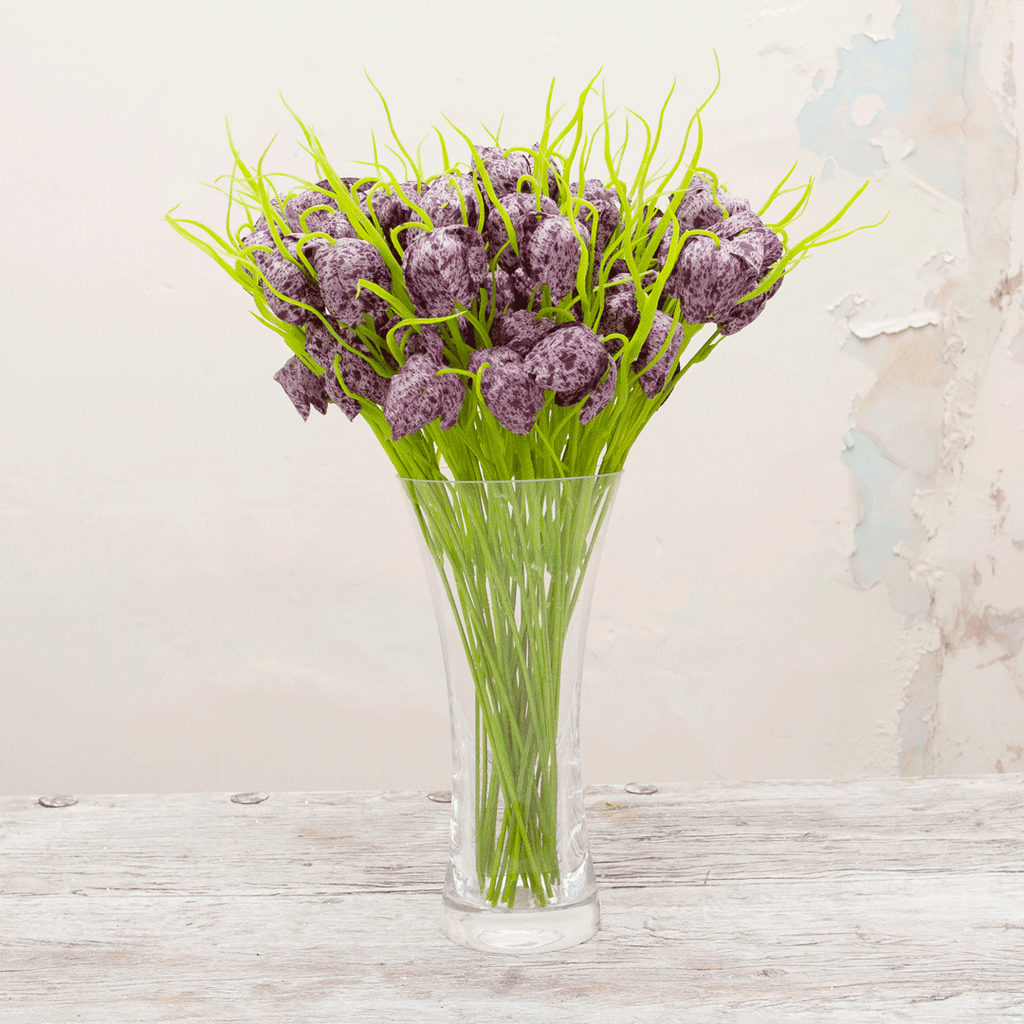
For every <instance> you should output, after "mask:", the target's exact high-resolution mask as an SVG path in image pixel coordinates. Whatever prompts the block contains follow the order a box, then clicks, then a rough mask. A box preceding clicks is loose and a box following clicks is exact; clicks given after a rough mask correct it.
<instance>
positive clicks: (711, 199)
mask: <svg viewBox="0 0 1024 1024" xmlns="http://www.w3.org/2000/svg"><path fill="white" fill-rule="evenodd" d="M721 219H722V210H721V207H719V205H718V204H717V203H716V202H715V193H714V189H713V188H712V186H711V182H710V181H708V180H707V178H705V177H702V176H701V175H700V174H695V175H694V176H693V177H692V178H691V179H690V183H689V184H688V185H687V187H686V191H685V192H684V193H683V198H682V199H681V200H680V201H679V205H678V206H677V207H676V220H678V221H679V227H680V228H681V229H682V230H683V231H693V230H694V229H701V230H703V231H710V230H712V229H713V228H714V226H715V225H716V224H717V223H718V222H719V221H720V220H721Z"/></svg>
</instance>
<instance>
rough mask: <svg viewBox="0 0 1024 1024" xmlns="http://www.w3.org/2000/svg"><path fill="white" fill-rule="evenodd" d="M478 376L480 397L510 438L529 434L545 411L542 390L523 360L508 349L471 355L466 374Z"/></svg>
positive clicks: (481, 351) (481, 350)
mask: <svg viewBox="0 0 1024 1024" xmlns="http://www.w3.org/2000/svg"><path fill="white" fill-rule="evenodd" d="M485 363H487V364H489V365H487V366H486V367H484V369H483V371H482V372H481V374H480V393H481V394H482V395H483V397H484V404H485V405H486V406H487V408H488V409H489V410H490V411H491V412H492V413H493V415H494V418H495V419H496V420H497V421H498V422H499V423H500V424H501V425H502V426H503V427H505V428H506V429H507V430H511V431H512V433H513V434H523V435H526V434H529V433H530V431H531V430H533V427H534V424H535V423H536V422H537V413H539V412H540V411H541V409H543V408H544V389H543V388H541V387H540V386H539V385H538V384H537V383H536V381H535V380H534V379H533V378H532V377H531V376H530V374H529V373H527V372H526V367H525V365H524V363H523V360H522V357H521V356H520V355H519V354H518V353H517V352H515V351H514V350H513V349H511V348H505V347H502V348H485V349H480V350H479V351H478V352H474V353H473V355H472V357H471V358H470V360H469V371H470V372H471V373H476V372H477V371H478V370H480V368H481V367H482V366H484V364H485Z"/></svg>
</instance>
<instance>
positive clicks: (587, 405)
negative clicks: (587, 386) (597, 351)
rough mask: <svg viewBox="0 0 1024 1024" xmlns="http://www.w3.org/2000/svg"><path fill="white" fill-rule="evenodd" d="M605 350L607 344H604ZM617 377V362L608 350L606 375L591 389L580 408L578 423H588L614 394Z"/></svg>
mask: <svg viewBox="0 0 1024 1024" xmlns="http://www.w3.org/2000/svg"><path fill="white" fill-rule="evenodd" d="M605 350H606V351H607V346H605ZM618 379H619V364H618V363H617V362H615V360H614V359H613V358H612V354H611V352H608V376H607V377H606V378H605V379H604V380H603V381H602V382H601V383H600V384H598V385H597V387H596V388H594V390H593V391H591V393H590V395H589V396H588V397H587V400H586V401H585V402H584V403H583V406H582V408H581V409H580V423H589V422H590V421H591V420H592V419H593V418H594V417H595V416H596V415H597V414H598V413H599V412H602V411H603V410H604V409H605V408H606V407H607V405H608V403H609V402H610V401H611V400H612V396H613V395H614V394H615V384H616V382H617V381H618Z"/></svg>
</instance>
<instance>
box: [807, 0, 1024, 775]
mask: <svg viewBox="0 0 1024 1024" xmlns="http://www.w3.org/2000/svg"><path fill="white" fill-rule="evenodd" d="M1015 18H1016V21H1015ZM1020 18H1021V16H1020V10H1019V7H1018V8H1017V9H1015V7H1014V5H1013V4H1010V3H1000V2H988V3H985V2H977V3H973V4H967V3H958V2H952V0H944V2H928V3H924V2H922V0H905V2H904V3H903V4H902V6H901V9H900V11H899V13H898V14H897V15H896V17H895V18H894V19H893V21H892V30H891V34H889V35H888V37H886V38H871V37H869V36H867V35H861V36H859V37H857V38H855V39H854V40H852V41H851V45H850V47H849V48H847V49H844V50H842V51H840V55H839V66H838V71H837V72H836V74H835V75H834V77H833V79H832V80H831V81H829V82H825V81H824V75H819V76H818V77H817V78H816V80H815V84H816V85H817V86H818V90H819V95H818V96H816V97H815V98H814V99H813V100H811V102H809V103H808V104H807V105H806V106H805V107H804V109H803V111H802V113H801V115H800V119H799V125H800V132H801V138H802V140H803V143H804V145H805V146H806V147H807V148H808V149H811V150H812V151H814V152H816V153H818V154H819V155H821V156H822V157H825V158H827V159H828V160H831V161H834V162H835V164H836V166H837V167H841V168H843V169H845V170H848V171H851V172H853V173H858V174H865V175H868V176H870V177H871V178H872V179H873V180H874V181H875V182H877V184H878V187H880V188H881V189H883V190H885V191H886V193H887V195H889V196H891V197H892V202H893V217H894V218H896V220H897V221H898V222H902V223H901V227H904V228H905V229H906V235H905V238H904V240H903V244H902V245H900V248H899V249H898V250H896V251H895V252H893V253H892V254H891V255H890V256H889V257H888V258H884V257H883V261H884V263H885V264H886V266H887V267H888V268H891V269H896V268H895V267H894V264H896V263H897V262H901V263H909V264H910V265H911V266H912V269H913V270H914V271H916V273H915V280H913V281H909V280H906V279H904V278H903V275H901V274H900V273H899V270H898V269H896V274H895V276H896V282H897V285H898V287H897V288H891V287H886V286H885V284H884V283H882V282H879V283H878V287H877V288H876V289H873V290H872V291H871V292H870V293H868V294H856V295H848V296H846V297H845V298H844V299H843V300H842V301H841V302H839V303H838V304H837V305H835V306H834V307H833V309H832V313H833V315H834V316H835V317H836V318H837V320H838V321H839V323H840V324H841V325H842V327H843V329H844V330H845V331H846V332H847V333H848V336H849V340H848V342H847V343H846V345H845V346H844V350H845V351H846V353H847V354H848V355H849V356H850V357H851V358H853V359H858V360H861V361H863V362H864V363H865V364H867V365H868V366H870V367H871V369H872V371H873V372H874V374H875V375H876V376H875V379H874V382H873V384H872V385H871V387H870V388H869V389H868V390H867V391H866V393H864V394H861V395H858V396H857V397H856V398H855V400H854V402H853V403H852V406H851V410H850V413H851V427H850V430H849V431H848V432H847V435H846V438H845V440H846V444H847V450H846V452H845V453H844V455H843V460H844V462H845V463H846V465H847V466H848V467H849V468H850V471H851V472H852V473H853V475H854V477H855V478H856V481H857V484H858V487H859V489H860V493H861V496H862V504H863V513H862V517H861V520H860V522H859V524H858V526H857V528H856V530H855V534H854V539H855V542H856V550H855V551H854V553H853V554H852V555H851V568H852V575H853V578H854V580H855V581H856V583H857V585H858V586H861V587H873V586H876V585H878V586H881V587H884V588H885V590H886V592H887V595H888V600H889V602H890V604H891V606H892V608H893V609H895V610H896V611H897V612H898V613H899V614H900V616H901V617H902V618H903V623H902V625H901V627H900V629H899V634H898V636H899V644H900V657H899V658H898V659H897V661H896V663H895V665H894V671H895V673H896V675H897V678H898V680H899V682H900V685H901V687H902V690H903V702H902V705H901V707H900V708H899V741H900V747H899V768H900V771H901V772H902V773H904V774H956V773H963V772H984V771H1004V770H1020V769H1021V768H1022V767H1024V765H1022V763H1021V757H1022V746H1021V744H1022V741H1024V659H1022V655H1021V651H1022V647H1024V508H1022V506H1024V474H1022V471H1021V467H1022V466H1024V386H1022V385H1024V344H1022V340H1021V339H1022V334H1021V289H1020V286H1021V281H1022V274H1021V250H1022V234H1021V229H1022V216H1021V213H1022V202H1021V194H1020V190H1019V182H1020V173H1021V169H1022V167H1024V164H1022V154H1021V151H1020V147H1019V144H1018V143H1019V128H1020V122H1019V113H1018V110H1017V104H1016V86H1015V83H1016V82H1017V81H1018V80H1020V73H1021V68H1022V56H1024V54H1022V51H1024V38H1022V33H1021V29H1022V25H1021V20H1020ZM1015 44H1016V45H1015ZM844 117H845V118H846V119H847V120H848V122H852V126H851V124H849V123H847V124H846V125H845V130H843V131H836V127H835V126H836V125H837V123H839V124H841V123H842V122H843V119H844ZM915 193H916V195H915ZM922 198H924V199H925V205H926V206H927V208H928V210H927V212H928V214H930V216H929V217H928V218H927V220H924V219H922V220H919V221H918V222H917V223H914V219H913V217H912V215H910V216H904V215H905V214H911V211H910V210H909V209H908V207H909V206H910V205H911V204H915V205H917V206H919V207H920V206H921V205H922V203H921V200H922Z"/></svg>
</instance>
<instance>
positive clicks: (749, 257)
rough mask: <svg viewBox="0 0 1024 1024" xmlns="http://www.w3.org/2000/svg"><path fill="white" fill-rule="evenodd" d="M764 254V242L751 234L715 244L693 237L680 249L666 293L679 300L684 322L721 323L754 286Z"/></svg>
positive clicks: (709, 239) (711, 241)
mask: <svg viewBox="0 0 1024 1024" xmlns="http://www.w3.org/2000/svg"><path fill="white" fill-rule="evenodd" d="M763 254H764V241H763V239H761V238H760V236H758V235H755V234H752V233H751V232H747V233H746V234H743V235H740V236H739V237H737V238H734V239H725V240H723V241H721V242H719V244H718V245H715V241H714V239H712V238H708V237H707V236H706V235H697V236H694V237H692V238H690V239H688V240H687V242H686V244H685V245H684V246H683V251H682V252H681V253H680V254H679V261H678V262H677V263H676V265H675V267H674V268H673V270H672V273H671V274H670V275H669V277H668V280H667V281H666V282H665V294H666V295H669V296H673V297H675V298H677V299H679V301H680V304H681V307H682V319H683V320H685V321H686V322H687V323H691V324H703V323H710V322H712V321H714V322H718V321H719V320H724V319H725V318H726V317H728V316H729V314H730V313H731V311H732V309H733V307H734V306H735V305H736V302H737V300H739V299H740V298H742V297H743V296H744V295H746V293H747V292H749V291H750V290H751V289H752V288H753V287H754V285H755V284H756V283H757V280H758V275H759V273H760V267H761V260H762V257H763Z"/></svg>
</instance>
